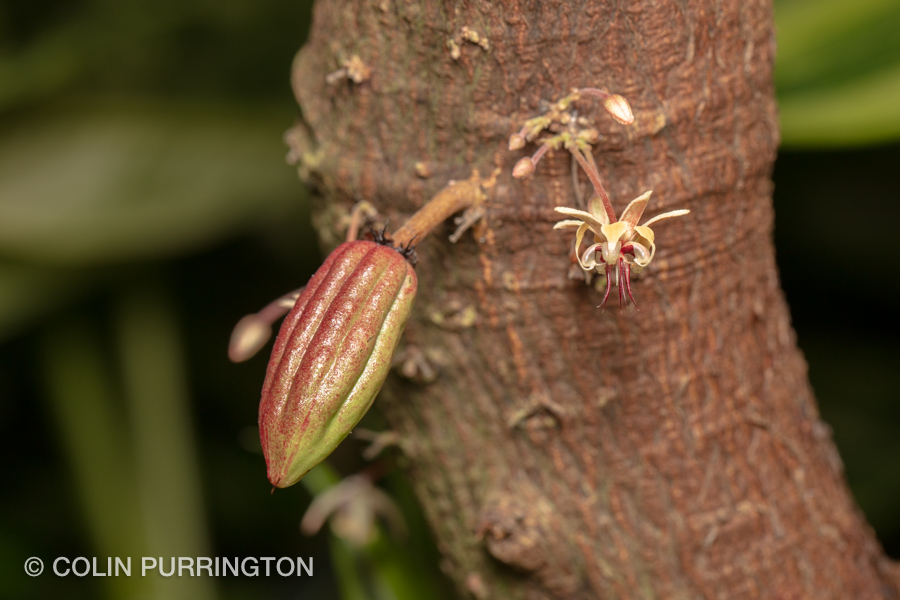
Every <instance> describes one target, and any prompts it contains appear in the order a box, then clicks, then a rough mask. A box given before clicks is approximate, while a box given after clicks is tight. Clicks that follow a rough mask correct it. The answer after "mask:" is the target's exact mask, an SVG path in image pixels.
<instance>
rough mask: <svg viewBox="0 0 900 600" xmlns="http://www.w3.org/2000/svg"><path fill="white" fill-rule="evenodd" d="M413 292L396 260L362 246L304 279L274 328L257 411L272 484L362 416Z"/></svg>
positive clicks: (411, 275) (410, 277) (326, 449)
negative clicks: (293, 301)
mask: <svg viewBox="0 0 900 600" xmlns="http://www.w3.org/2000/svg"><path fill="white" fill-rule="evenodd" d="M416 285H417V282H416V273H415V271H414V270H413V267H412V265H411V264H410V263H409V262H408V261H407V259H406V258H405V257H404V255H403V254H401V252H398V251H397V250H396V249H394V248H392V247H390V246H385V245H381V244H377V243H375V242H369V241H353V242H346V243H344V244H341V245H340V246H338V247H337V248H336V249H335V250H334V252H332V253H331V255H330V256H329V257H328V258H327V259H326V260H325V263H324V264H323V265H322V266H321V267H319V270H318V271H316V273H315V275H313V276H312V279H310V281H309V284H308V285H307V286H306V288H305V289H304V290H303V291H302V292H301V293H300V295H299V297H298V298H297V302H296V304H295V305H294V307H293V309H291V311H290V313H289V314H288V316H287V317H286V318H285V319H284V322H283V323H282V325H281V331H280V332H279V333H278V338H277V339H276V340H275V347H274V348H273V349H272V356H271V358H270V359H269V366H268V369H267V370H266V379H265V383H264V384H263V390H262V399H261V401H260V404H259V432H260V438H261V441H262V447H263V453H264V454H265V457H266V466H267V469H268V476H269V481H271V482H272V484H273V485H275V486H276V487H281V488H284V487H288V486H290V485H293V484H295V483H297V481H299V480H300V479H301V478H302V477H303V476H304V475H306V473H307V472H309V470H310V469H312V468H313V467H314V466H316V465H317V464H318V463H320V462H321V461H322V460H323V459H324V458H325V457H326V456H328V455H329V454H331V452H332V451H333V450H334V449H335V448H336V447H337V445H338V444H339V443H340V442H341V441H342V440H343V439H344V438H345V437H347V435H348V434H349V433H350V432H351V431H352V429H353V427H355V426H356V424H357V423H358V422H359V420H360V419H361V418H362V417H363V415H365V414H366V411H368V410H369V407H370V406H371V405H372V401H373V400H374V399H375V396H376V395H377V394H378V391H379V390H380V389H381V384H382V383H384V379H385V377H386V376H387V374H388V371H389V370H390V367H391V357H392V355H393V353H394V349H395V348H396V346H397V343H398V341H399V340H400V335H401V333H402V332H403V326H404V325H405V324H406V320H407V318H408V317H409V313H410V310H411V309H412V304H413V300H414V299H415V295H416Z"/></svg>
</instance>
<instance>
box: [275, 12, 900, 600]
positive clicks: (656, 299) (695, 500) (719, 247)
mask: <svg viewBox="0 0 900 600" xmlns="http://www.w3.org/2000/svg"><path fill="white" fill-rule="evenodd" d="M464 27H467V28H468V30H469V31H474V32H476V33H477V34H478V35H479V39H483V38H487V40H488V42H487V43H486V44H483V45H478V44H476V43H474V41H473V40H472V39H466V35H465V33H464ZM472 37H473V36H471V35H469V38H472ZM457 52H458V57H456V58H455V57H454V56H455V55H456V54H457ZM773 52H774V37H773V29H772V22H771V5H770V3H769V2H768V1H767V0H748V1H744V0H725V1H724V2H711V1H708V0H658V1H649V0H636V1H635V2H611V1H608V0H601V1H580V2H579V1H576V2H568V1H561V0H550V1H545V2H510V3H498V4H495V5H491V4H489V3H487V2H459V3H454V2H443V3H442V2H435V1H433V0H424V1H422V2H414V1H406V2H404V1H402V0H394V1H391V0H381V1H373V2H339V1H325V0H320V2H319V3H318V4H317V7H316V11H315V19H314V26H313V29H312V32H311V35H310V38H309V42H308V44H307V46H306V47H305V48H304V50H303V51H302V52H301V53H300V55H299V57H298V60H297V62H296V65H295V68H294V78H293V81H294V89H295V92H296V95H297V98H298V100H299V102H300V105H301V107H302V109H303V114H304V121H305V122H304V124H303V125H301V126H298V127H297V128H295V130H293V131H292V133H291V136H290V140H291V142H292V145H293V149H294V152H295V156H296V157H298V158H299V159H300V167H301V172H302V173H303V174H304V175H305V176H307V177H309V178H311V179H312V180H313V181H315V182H316V184H317V187H318V189H319V191H320V192H321V194H322V196H323V197H324V198H325V199H326V200H327V203H325V205H324V207H323V212H322V214H323V215H324V216H323V217H321V218H320V230H321V231H322V232H323V234H328V233H329V230H328V227H327V226H326V225H325V223H327V222H328V216H329V215H331V216H334V215H336V214H338V213H339V212H340V211H346V210H347V208H348V207H349V205H350V204H351V203H352V202H353V201H355V200H357V199H360V198H365V199H367V200H369V201H370V202H372V203H373V204H374V205H375V206H376V207H377V208H378V209H379V210H380V211H382V212H383V213H385V214H387V215H389V216H390V217H391V222H392V223H400V222H402V217H403V216H404V215H408V214H410V213H411V212H412V211H413V210H414V209H416V208H417V207H419V206H421V205H422V204H423V202H424V201H425V200H426V198H428V197H430V196H431V195H433V194H435V193H436V192H438V191H439V190H440V189H441V188H442V187H443V186H444V185H445V184H446V182H447V181H448V180H450V179H466V178H468V177H469V175H470V174H471V172H472V171H473V169H478V170H479V171H480V172H481V173H482V174H487V173H490V172H492V170H493V169H494V168H496V167H499V168H500V169H501V174H500V175H499V177H498V181H497V185H496V186H495V187H494V188H493V190H492V193H491V194H490V195H489V198H488V199H487V201H486V203H485V208H486V210H487V220H486V225H485V226H483V228H482V229H481V230H480V231H479V232H478V236H464V237H463V239H462V240H461V241H460V242H459V243H458V244H456V245H455V246H454V245H452V244H450V243H449V242H448V241H447V240H446V235H439V236H434V237H433V238H432V239H429V240H428V241H427V242H426V243H425V244H423V245H422V246H420V248H419V255H420V263H419V267H418V275H419V281H420V288H419V289H420V293H419V298H418V299H417V303H416V309H415V315H414V317H413V319H412V320H411V322H410V323H409V325H408V326H407V340H408V343H410V344H415V345H416V346H418V347H419V348H420V349H424V350H425V351H426V354H427V355H428V356H430V357H431V359H432V360H435V361H436V362H437V363H440V369H441V373H440V377H439V379H438V380H437V381H435V382H434V383H431V384H427V385H425V384H417V383H415V382H414V381H400V380H394V381H391V382H389V384H388V385H387V386H386V390H385V392H384V393H383V394H382V398H380V399H379V404H380V407H381V409H382V410H383V412H384V413H385V415H386V416H387V418H388V420H389V422H390V423H391V424H392V426H393V427H394V428H395V429H397V430H398V431H399V432H400V433H401V434H402V435H403V436H404V437H405V439H406V441H407V443H406V444H405V447H406V448H407V449H408V451H409V458H410V471H411V475H412V478H413V482H414V485H415V486H416V488H417V491H418V494H419V496H420V498H421V501H422V503H423V505H424V507H425V510H426V513H427V514H428V516H429V519H430V522H431V524H432V526H433V527H434V530H435V535H436V538H437V540H438V544H439V547H440V550H441V552H442V553H443V555H444V556H445V558H446V560H445V564H446V568H447V570H448V572H449V574H450V575H451V576H452V577H453V578H454V580H456V581H457V582H458V583H459V585H460V589H461V590H466V593H468V594H471V595H472V596H473V597H476V598H700V597H702V598H727V599H735V598H817V599H824V598H841V599H845V598H895V597H897V596H898V588H900V586H898V584H897V580H898V578H897V576H896V572H895V570H894V566H893V565H892V564H891V563H889V562H888V561H887V559H885V558H884V557H883V555H882V553H881V549H880V547H879V546H878V544H877V542H876V541H875V539H874V536H873V534H872V532H871V530H870V528H869V527H868V526H867V525H866V523H865V521H864V519H863V518H862V516H861V515H860V513H859V510H858V509H857V508H856V507H855V505H854V503H853V500H852V498H851V496H850V494H849V492H848V490H847V487H846V485H845V482H844V479H843V475H842V467H841V462H840V459H839V457H838V455H837V452H836V450H835V448H834V445H833V443H832V441H831V437H830V433H829V428H828V426H827V425H825V424H824V423H822V422H821V421H820V419H819V415H818V412H817V409H816V405H815V401H814V399H813V396H812V394H811V391H810V388H809V384H808V383H807V378H806V365H805V363H804V360H803V358H802V356H801V354H800V352H799V351H798V349H797V347H796V343H795V339H794V334H793V332H792V330H791V328H790V324H789V315H788V311H787V307H786V305H785V303H784V298H783V296H782V294H781V291H780V289H779V284H778V277H777V272H776V267H775V262H774V250H773V246H772V242H771V230H772V220H773V214H772V205H771V198H770V196H771V190H772V184H771V182H770V180H769V175H770V171H771V166H772V162H773V160H774V156H775V148H776V144H777V137H778V133H777V120H776V113H775V110H776V109H775V104H774V99H773V87H772V78H771V69H772V60H773ZM354 56H355V57H358V59H360V60H361V62H362V64H363V65H364V66H365V67H366V68H367V69H366V68H363V69H361V70H360V69H359V62H358V61H351V60H350V59H352V58H353V57H354ZM345 62H346V64H349V65H351V66H355V67H356V68H357V70H356V71H355V74H356V75H357V77H356V79H357V80H358V81H353V80H352V79H349V78H341V74H340V73H338V74H337V75H334V76H332V77H331V78H330V81H329V82H328V83H326V75H328V74H329V73H333V72H335V71H336V70H337V69H339V68H340V67H341V66H342V64H344V63H345ZM585 86H592V87H601V88H606V89H609V90H610V91H613V92H616V93H620V94H622V95H624V96H625V97H626V98H628V100H629V101H630V102H631V105H632V107H633V108H634V111H635V116H636V122H635V125H634V126H632V127H630V128H626V127H623V126H621V125H619V124H617V123H615V122H613V121H612V120H611V119H609V118H608V117H605V115H604V114H603V112H602V109H601V107H600V105H599V103H597V102H593V103H592V102H590V101H587V102H584V101H583V102H580V103H579V110H580V114H582V115H585V116H588V117H590V118H592V119H594V120H595V122H596V125H597V127H598V128H599V129H600V132H601V133H602V135H603V138H602V139H601V141H600V142H599V143H598V144H597V145H596V146H595V148H594V156H595V157H596V159H597V161H598V163H599V164H600V170H601V176H602V178H603V182H604V184H605V185H606V187H607V190H608V191H609V193H610V196H611V198H612V201H613V205H614V206H615V207H616V210H618V211H621V210H622V209H623V208H624V206H625V204H627V202H628V201H630V200H631V199H632V198H634V197H635V196H637V195H638V194H640V193H641V192H643V191H645V190H647V189H653V190H654V195H653V200H652V202H651V205H650V208H649V210H648V211H647V215H648V216H652V215H654V214H658V213H659V212H662V211H664V210H671V209H675V208H690V209H691V211H692V212H691V214H690V215H689V216H687V217H682V218H679V219H675V220H672V221H667V222H665V223H663V224H660V225H659V227H658V228H656V232H657V242H658V252H657V257H656V259H655V260H654V262H653V264H652V265H651V266H650V267H649V269H648V270H647V272H646V276H645V277H643V278H642V279H640V280H639V281H636V282H635V285H634V293H635V297H636V299H637V302H638V304H639V306H640V311H639V312H635V311H633V310H626V311H620V310H618V308H617V307H611V308H607V309H606V310H605V311H604V312H601V311H600V310H598V309H597V308H596V305H597V304H598V303H599V299H600V294H599V293H598V292H596V291H595V290H593V289H592V288H589V287H587V286H585V285H584V283H583V282H579V281H573V280H570V279H568V277H567V274H568V271H569V267H570V261H569V258H568V253H569V250H570V247H571V243H572V234H571V230H567V231H553V230H552V229H551V227H552V224H553V222H554V221H555V220H557V215H556V214H555V213H554V212H553V207H554V206H559V205H562V206H574V203H575V200H574V198H575V197H576V193H575V191H574V189H573V184H572V178H571V174H570V173H571V158H570V156H569V155H568V153H566V152H564V151H558V152H553V153H550V155H548V156H547V157H546V158H545V159H544V161H543V162H541V163H540V165H539V166H538V169H537V173H536V176H535V177H534V178H533V179H530V180H524V181H519V180H513V179H512V178H511V176H510V172H511V170H512V166H513V165H514V164H515V162H516V160H518V159H519V158H521V156H524V155H526V153H530V152H532V151H533V150H534V147H533V146H528V147H526V148H525V149H524V150H522V151H518V152H509V151H507V150H506V140H507V138H508V136H509V135H510V134H511V133H513V132H514V131H516V130H518V128H519V126H520V125H521V123H522V122H523V121H524V120H525V119H527V118H529V117H532V116H535V115H537V114H538V113H539V111H540V103H541V101H542V100H546V101H551V100H554V99H556V98H559V97H561V96H562V95H564V94H565V93H567V92H568V90H569V89H570V88H572V87H585ZM416 163H421V164H419V165H418V166H417V164H416ZM582 183H583V177H582ZM449 231H452V228H450V226H448V229H447V233H449Z"/></svg>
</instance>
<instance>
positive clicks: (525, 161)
mask: <svg viewBox="0 0 900 600" xmlns="http://www.w3.org/2000/svg"><path fill="white" fill-rule="evenodd" d="M532 173H534V160H532V158H531V157H530V156H526V157H524V158H521V159H519V162H517V163H516V166H515V167H513V172H512V176H513V177H515V178H516V179H522V178H523V177H528V176H529V175H531V174H532Z"/></svg>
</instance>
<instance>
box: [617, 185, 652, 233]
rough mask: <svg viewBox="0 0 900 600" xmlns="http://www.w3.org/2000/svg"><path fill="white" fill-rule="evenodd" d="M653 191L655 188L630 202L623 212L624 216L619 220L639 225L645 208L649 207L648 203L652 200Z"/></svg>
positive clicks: (631, 224)
mask: <svg viewBox="0 0 900 600" xmlns="http://www.w3.org/2000/svg"><path fill="white" fill-rule="evenodd" d="M652 193H653V190H650V191H649V192H644V193H643V194H641V195H640V196H638V197H637V198H635V199H634V200H632V201H631V202H629V203H628V206H626V207H625V212H623V213H622V216H621V217H620V218H619V220H620V221H622V222H624V223H628V225H629V226H631V227H634V226H635V225H637V224H638V221H640V220H641V215H643V214H644V209H645V208H647V203H648V202H650V194H652Z"/></svg>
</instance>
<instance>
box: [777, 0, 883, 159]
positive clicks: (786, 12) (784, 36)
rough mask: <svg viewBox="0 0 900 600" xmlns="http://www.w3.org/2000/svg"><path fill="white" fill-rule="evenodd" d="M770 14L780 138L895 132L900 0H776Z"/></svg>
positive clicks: (846, 141)
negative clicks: (773, 30)
mask: <svg viewBox="0 0 900 600" xmlns="http://www.w3.org/2000/svg"><path fill="white" fill-rule="evenodd" d="M775 22H776V26H777V37H778V53H777V55H776V56H777V58H776V68H775V81H776V84H777V88H778V104H779V109H780V112H781V134H782V143H783V144H784V145H785V146H790V147H805V148H823V147H840V146H849V145H854V146H858V145H864V144H871V143H876V142H889V141H892V140H896V139H897V138H898V137H900V33H898V32H900V2H897V0H853V1H852V2H848V1H847V0H778V1H777V2H775Z"/></svg>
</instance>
